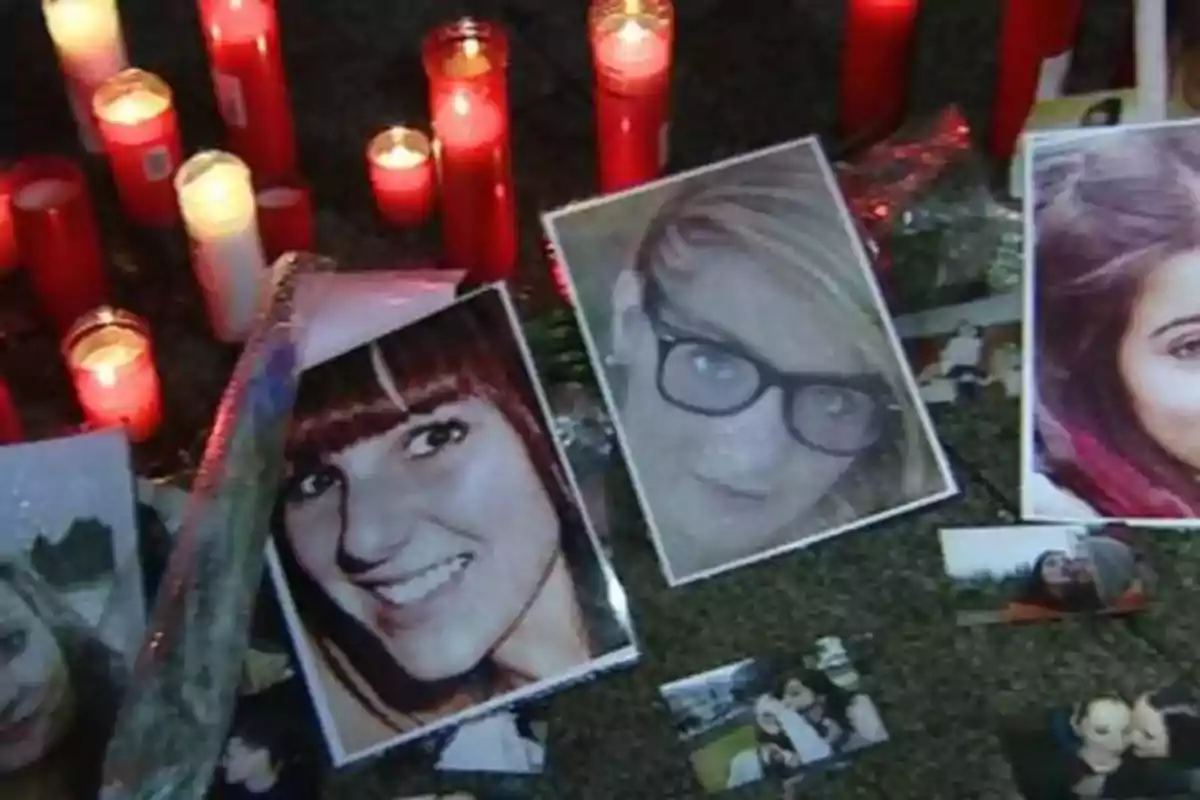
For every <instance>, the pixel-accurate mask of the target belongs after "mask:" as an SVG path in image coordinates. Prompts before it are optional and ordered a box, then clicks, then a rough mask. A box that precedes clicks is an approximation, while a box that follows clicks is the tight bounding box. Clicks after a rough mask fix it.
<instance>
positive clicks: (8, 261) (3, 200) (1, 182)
mask: <svg viewBox="0 0 1200 800" xmlns="http://www.w3.org/2000/svg"><path fill="white" fill-rule="evenodd" d="M18 258H19V255H18V253H17V232H16V231H15V230H13V218H12V175H10V174H9V173H8V171H7V170H6V169H5V168H4V167H0V275H3V274H4V273H6V272H8V271H10V270H11V269H12V268H13V267H15V266H16V265H17V260H18Z"/></svg>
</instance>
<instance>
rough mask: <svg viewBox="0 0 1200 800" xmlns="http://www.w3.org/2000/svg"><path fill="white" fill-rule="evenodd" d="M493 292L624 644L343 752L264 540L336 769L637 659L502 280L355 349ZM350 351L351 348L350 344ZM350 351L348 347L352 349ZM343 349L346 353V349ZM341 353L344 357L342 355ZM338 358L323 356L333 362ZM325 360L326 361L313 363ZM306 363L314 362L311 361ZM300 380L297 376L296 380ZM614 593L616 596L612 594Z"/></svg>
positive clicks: (616, 586) (625, 612)
mask: <svg viewBox="0 0 1200 800" xmlns="http://www.w3.org/2000/svg"><path fill="white" fill-rule="evenodd" d="M493 292H494V293H496V294H497V295H498V296H499V298H500V300H501V303H502V304H503V306H504V311H505V316H506V318H507V319H508V322H509V325H510V326H511V333H512V336H513V338H514V341H515V342H516V344H517V349H518V351H519V352H520V355H521V365H522V366H523V367H524V369H525V372H526V377H527V379H528V380H529V382H530V384H531V385H532V387H533V392H534V395H535V396H536V397H537V403H538V408H537V412H538V414H539V421H540V422H541V423H542V425H543V426H544V430H545V433H546V435H547V436H548V437H549V438H550V439H551V440H552V442H553V447H554V455H555V457H556V458H557V459H558V460H559V466H560V467H561V468H562V470H563V472H564V474H565V475H566V479H567V484H568V487H569V489H570V492H571V495H572V499H573V500H574V501H575V503H576V505H577V506H578V509H579V513H580V516H581V518H582V520H583V525H584V528H585V529H586V531H587V535H588V540H589V542H590V543H591V545H592V548H593V551H594V552H595V554H596V560H597V564H598V565H599V568H600V569H601V571H602V572H603V573H604V582H605V586H606V588H607V591H608V596H609V604H610V605H611V606H612V609H613V613H614V614H615V615H617V617H618V619H619V621H620V623H621V625H622V626H623V627H624V629H625V630H626V632H627V633H628V635H629V644H628V645H626V646H624V647H621V648H619V649H617V650H614V651H612V652H610V653H605V654H603V655H600V656H597V657H595V658H593V659H592V660H591V661H589V662H587V663H586V664H584V665H582V666H579V667H576V668H574V669H571V670H567V671H565V672H563V673H561V674H560V675H557V676H555V677H554V678H551V679H547V680H542V681H538V682H537V683H534V684H530V685H529V686H524V687H522V688H520V689H515V690H513V691H509V692H505V693H503V694H499V695H497V696H495V697H493V698H490V699H488V700H486V701H484V702H482V703H476V704H475V705H472V706H471V707H469V708H466V709H463V710H462V711H458V712H456V713H453V714H447V715H446V716H443V717H440V718H439V719H437V720H436V721H434V722H430V723H428V724H425V725H421V726H419V727H416V728H413V729H412V730H410V731H407V732H405V733H400V734H397V735H396V736H394V737H391V738H389V739H386V740H384V741H381V742H377V743H376V744H373V745H370V746H368V747H365V748H362V749H360V750H356V751H354V752H347V750H346V748H345V747H344V745H343V743H342V740H341V736H340V735H339V733H338V725H337V722H336V721H335V720H334V717H333V713H332V711H331V710H330V708H329V702H328V698H327V696H326V694H325V689H324V686H323V684H322V681H321V679H320V677H319V669H318V665H317V662H316V659H315V656H314V654H313V652H312V648H311V647H310V646H309V644H308V641H307V638H306V636H305V633H304V630H305V629H304V624H303V621H302V620H301V619H300V614H299V612H298V611H297V610H296V606H295V602H294V601H293V599H292V593H291V589H290V587H289V586H288V583H287V579H286V577H285V575H284V574H283V565H282V563H281V562H280V560H279V553H278V550H277V549H276V547H275V542H274V540H273V539H270V538H268V540H267V552H266V556H267V567H268V569H269V570H270V574H271V583H272V585H273V586H274V588H275V593H276V596H277V597H278V600H279V605H280V608H281V609H282V610H283V617H284V622H285V623H286V627H287V629H288V636H289V638H290V639H291V641H292V645H293V647H294V649H295V651H296V658H297V660H298V661H299V663H300V671H301V673H302V674H303V676H304V684H305V688H306V689H307V690H308V693H309V696H310V698H311V699H312V701H313V707H314V709H315V710H316V712H317V719H318V720H319V722H320V726H321V734H322V737H323V738H324V739H325V744H326V748H327V749H328V751H329V755H330V757H331V759H332V760H333V766H334V767H335V768H338V769H340V768H342V767H345V766H347V765H349V764H352V763H355V762H357V761H361V760H363V759H366V758H370V757H372V756H376V755H379V754H380V753H383V752H385V751H387V750H391V749H392V748H394V747H397V746H399V745H403V744H406V743H408V742H412V741H415V740H417V739H421V738H423V737H425V736H428V735H429V734H431V733H435V732H437V731H441V730H446V729H449V728H454V727H457V726H459V725H462V724H463V723H466V722H471V721H474V720H477V719H480V718H482V717H486V716H487V715H488V714H490V713H493V712H496V711H500V710H504V709H507V708H510V707H512V706H513V705H514V704H517V703H520V702H521V701H524V700H529V699H531V698H534V697H537V696H544V695H546V694H548V693H549V692H550V691H552V690H554V689H556V688H566V687H567V686H570V685H572V684H574V683H578V682H580V681H582V680H586V679H588V678H591V677H595V676H598V675H599V674H601V673H604V672H608V671H610V670H613V669H616V668H619V667H622V666H627V665H629V664H632V663H634V662H636V661H637V660H638V658H639V657H640V651H639V645H638V638H637V633H636V631H635V629H634V627H633V622H632V618H631V615H630V613H629V604H628V602H626V600H625V588H624V586H623V585H622V584H621V583H620V581H619V580H618V579H617V575H616V570H615V569H614V568H613V565H612V563H611V562H610V560H609V557H608V555H607V554H606V553H605V550H604V548H603V546H602V544H601V542H600V540H599V537H597V535H596V528H595V525H594V524H593V522H592V519H591V515H590V513H589V511H588V508H587V505H586V504H585V503H584V501H583V496H582V494H581V493H580V489H579V485H578V482H577V480H576V478H575V473H574V471H573V470H572V469H571V467H570V462H568V461H567V457H566V453H565V451H564V450H563V446H562V442H560V441H559V438H558V436H556V435H555V433H554V426H553V424H552V412H551V407H550V403H549V400H548V399H547V396H546V390H545V387H544V386H543V385H542V381H541V377H540V375H539V374H538V371H537V367H536V364H535V363H534V361H533V357H532V354H531V352H530V350H529V342H528V340H527V339H526V336H525V333H524V328H523V327H522V325H521V320H520V316H519V314H518V313H517V310H516V306H515V305H514V303H513V302H512V297H511V295H510V293H509V291H508V288H507V287H506V286H505V285H504V284H503V283H492V284H487V285H485V286H481V287H479V288H477V289H475V290H474V291H471V292H468V293H466V294H464V295H462V296H461V297H459V298H456V299H455V300H454V302H452V303H450V304H448V305H445V306H441V307H440V308H438V309H437V310H435V311H433V312H431V313H430V314H427V315H425V316H423V317H421V318H419V319H416V320H413V321H411V322H409V323H407V324H405V325H404V326H402V327H400V328H396V329H394V330H392V331H389V332H387V333H384V334H381V335H378V336H376V337H374V338H372V339H367V340H365V341H363V342H362V343H361V344H359V345H358V347H361V346H363V345H366V344H369V343H370V342H372V341H375V340H376V339H379V338H383V337H384V336H389V335H391V334H393V333H396V332H397V331H400V330H403V328H404V327H408V325H414V324H419V323H420V322H421V321H422V320H424V319H427V318H429V317H432V316H434V315H436V314H440V313H444V312H447V311H450V310H452V309H455V308H457V307H459V306H460V305H465V304H467V303H469V302H472V301H474V300H477V299H478V298H480V297H482V296H484V295H487V294H490V293H493ZM353 349H356V348H352V350H353ZM352 350H351V351H352ZM351 351H347V352H351ZM341 355H345V353H342V354H341ZM337 357H338V356H335V357H334V358H331V359H328V360H330V361H332V360H336V358H337ZM319 363H326V362H319ZM310 366H316V364H312V365H310ZM301 380H303V377H302V378H301ZM618 594H619V595H620V597H617V596H616V595H618Z"/></svg>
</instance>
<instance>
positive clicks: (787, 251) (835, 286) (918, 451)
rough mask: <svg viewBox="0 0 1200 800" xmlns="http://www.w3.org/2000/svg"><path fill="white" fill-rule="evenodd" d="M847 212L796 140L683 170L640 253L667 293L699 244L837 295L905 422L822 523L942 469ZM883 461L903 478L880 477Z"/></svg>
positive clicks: (821, 295)
mask: <svg viewBox="0 0 1200 800" xmlns="http://www.w3.org/2000/svg"><path fill="white" fill-rule="evenodd" d="M847 221H848V220H847V217H846V215H845V214H844V213H843V210H842V208H841V206H840V205H839V203H838V198H837V197H836V195H835V194H834V193H833V191H831V183H830V178H829V174H828V173H827V171H826V170H825V169H823V168H822V164H821V161H820V154H819V151H818V150H817V149H816V148H815V147H795V148H789V149H786V150H780V151H776V152H772V153H767V154H764V155H762V156H760V157H757V158H754V159H751V160H749V161H743V162H738V163H734V164H730V165H728V166H725V167H721V168H718V169H716V170H714V171H712V172H709V173H706V174H703V175H701V176H697V177H696V178H695V179H694V180H685V181H684V182H682V183H681V186H680V190H679V191H678V192H676V193H675V194H674V195H673V196H671V197H670V198H669V199H667V200H666V202H664V203H663V204H662V205H661V206H660V208H659V209H658V211H657V213H656V214H655V215H654V217H653V219H651V221H650V222H649V225H648V226H647V228H646V231H645V233H644V235H643V236H642V237H641V240H640V243H639V244H638V246H637V250H636V252H635V254H634V266H635V269H636V270H637V271H638V272H639V273H640V274H642V275H651V276H653V278H654V280H655V281H656V282H657V283H659V284H660V285H661V286H662V287H663V289H664V291H666V292H667V294H668V295H669V294H670V292H671V287H672V286H673V285H674V286H677V285H679V284H680V283H681V282H683V281H686V280H687V279H688V278H689V277H690V276H691V275H694V274H695V271H696V269H697V268H698V267H697V264H699V263H700V262H699V260H698V259H697V258H696V255H695V254H696V252H697V251H702V250H707V249H732V250H737V251H738V252H740V253H744V254H747V255H750V256H752V258H751V259H750V262H751V263H753V264H754V265H755V266H756V267H758V268H760V269H762V270H763V271H765V272H767V273H768V274H769V275H770V277H771V278H772V279H773V280H774V281H776V282H777V283H778V284H779V285H780V286H781V287H786V288H787V289H788V290H790V291H792V292H794V293H795V294H796V296H798V297H801V298H804V299H818V300H819V301H820V302H821V303H823V304H824V303H828V304H829V305H831V306H832V307H833V308H834V310H835V313H834V314H833V315H831V316H832V317H833V318H835V319H837V320H839V321H840V322H842V323H844V324H846V325H847V326H849V328H850V329H851V330H852V331H853V333H852V336H853V340H854V342H855V344H856V346H857V347H858V349H859V350H860V352H861V353H862V355H863V356H864V358H866V359H867V361H868V363H869V364H870V367H871V368H872V369H873V370H875V371H876V372H877V373H878V374H879V375H880V376H881V377H882V378H883V379H884V380H885V381H886V383H887V385H888V387H889V389H890V390H891V393H892V396H893V397H894V400H895V403H896V405H897V406H898V410H899V414H898V417H899V420H900V425H899V428H900V430H899V432H898V434H899V435H898V436H896V437H894V441H892V442H890V443H887V444H886V446H885V447H884V448H883V451H884V452H883V453H881V454H880V455H879V457H878V458H873V459H870V461H871V462H873V463H871V464H856V465H855V468H852V469H851V470H850V471H849V472H848V473H847V475H846V476H845V477H844V478H843V479H842V480H841V481H840V482H839V485H838V486H835V487H834V490H833V492H832V496H831V497H830V498H829V503H828V505H829V506H830V507H829V508H828V509H827V510H826V513H824V514H819V515H818V516H819V517H823V519H822V520H821V524H822V526H827V525H828V524H830V523H833V524H837V523H839V522H845V521H849V520H852V519H856V518H860V517H862V516H863V515H864V510H865V509H864V506H867V507H870V508H874V509H881V508H884V507H888V506H889V505H891V504H893V502H894V501H895V500H896V499H897V498H896V497H895V495H896V494H897V493H899V494H900V495H901V498H900V499H901V500H905V499H911V498H914V497H916V496H919V495H921V494H923V493H924V492H927V491H928V489H929V487H930V483H931V478H932V477H933V476H935V475H937V474H938V470H937V465H936V463H935V459H934V457H933V452H932V450H931V449H930V447H929V443H928V440H927V438H926V436H925V430H924V426H923V424H922V419H921V415H920V411H919V409H918V407H917V405H916V403H917V401H916V400H915V398H914V397H913V393H912V392H911V391H910V389H909V385H908V381H907V378H906V372H905V367H904V364H903V362H902V361H901V358H900V357H899V355H898V354H897V352H896V348H895V346H894V343H893V340H892V338H891V334H890V332H889V330H888V328H887V325H886V323H885V321H884V318H883V315H882V314H881V313H880V307H879V302H880V301H879V299H878V295H877V294H876V293H875V290H874V286H873V284H872V282H871V280H870V278H869V277H868V276H867V274H866V273H865V271H864V270H863V268H862V266H861V264H862V262H861V261H860V258H861V255H860V251H858V250H857V249H856V242H855V239H854V235H855V234H854V233H853V232H852V231H851V230H850V229H849V227H848V224H847ZM876 468H880V469H881V471H883V473H884V474H886V475H887V476H888V477H891V476H892V475H895V477H896V479H897V481H896V482H897V483H898V484H899V486H898V487H897V486H893V485H888V484H889V482H887V481H883V482H881V481H879V480H878V479H877V478H878V472H877V471H876Z"/></svg>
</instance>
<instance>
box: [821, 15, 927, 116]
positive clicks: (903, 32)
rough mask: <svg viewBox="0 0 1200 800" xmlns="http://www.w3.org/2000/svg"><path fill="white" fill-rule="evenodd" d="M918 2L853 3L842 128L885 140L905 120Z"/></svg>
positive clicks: (844, 64)
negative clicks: (886, 135)
mask: <svg viewBox="0 0 1200 800" xmlns="http://www.w3.org/2000/svg"><path fill="white" fill-rule="evenodd" d="M919 5H920V3H919V2H918V0H850V2H849V3H847V5H846V28H845V34H844V37H843V44H842V51H841V52H842V77H841V97H840V100H839V102H838V128H839V129H840V132H841V134H842V135H843V136H844V137H846V138H850V139H852V138H855V137H858V136H862V135H864V134H867V135H874V137H882V136H883V135H885V134H888V133H891V131H892V130H893V129H894V128H895V127H896V126H898V125H899V124H900V123H901V122H902V121H903V120H904V112H905V104H906V102H907V99H908V81H909V71H910V64H911V61H912V44H913V33H914V31H915V30H916V23H917V9H918V6H919Z"/></svg>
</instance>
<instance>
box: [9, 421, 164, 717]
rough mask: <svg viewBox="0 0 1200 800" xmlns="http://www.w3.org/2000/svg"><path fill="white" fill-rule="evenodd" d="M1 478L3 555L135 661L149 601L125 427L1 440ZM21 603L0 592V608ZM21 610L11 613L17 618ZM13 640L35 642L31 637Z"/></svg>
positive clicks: (106, 641)
mask: <svg viewBox="0 0 1200 800" xmlns="http://www.w3.org/2000/svg"><path fill="white" fill-rule="evenodd" d="M81 464H86V465H87V470H86V471H82V472H81V471H80V469H79V465H81ZM0 475H3V476H4V484H5V488H4V492H3V493H0V531H4V534H3V536H0V560H3V558H4V557H5V556H16V557H20V558H23V559H25V560H27V562H28V564H29V566H30V568H31V569H32V570H33V572H35V573H36V574H37V575H38V577H40V578H41V579H42V581H44V582H45V583H46V585H47V586H48V588H49V589H50V590H51V591H53V592H54V593H55V594H56V595H57V596H58V597H59V598H60V600H62V601H65V603H66V604H67V605H68V606H70V608H71V610H73V611H74V612H75V613H76V614H78V615H79V617H80V619H81V620H82V621H83V622H84V623H86V624H88V625H90V626H92V628H93V630H94V632H95V634H96V636H97V638H98V639H100V640H101V641H103V642H104V643H105V644H106V645H108V646H109V647H110V648H112V649H113V650H114V651H115V652H117V653H119V654H120V655H122V656H123V657H124V658H125V659H126V660H127V661H128V662H130V663H132V661H133V659H134V658H135V657H136V656H137V652H138V649H139V648H140V646H141V643H142V637H143V634H144V632H145V625H146V602H145V597H144V595H143V587H142V578H141V575H142V571H141V567H140V561H139V553H138V527H137V514H136V505H137V500H136V497H135V490H134V479H133V467H132V465H131V463H130V460H129V444H128V440H127V439H126V438H125V434H124V433H123V432H122V431H117V430H108V431H100V432H96V433H87V434H81V435H78V436H71V437H66V438H61V439H48V440H44V441H40V442H30V443H27V444H13V445H7V446H5V447H0ZM19 600H20V598H16V597H13V598H2V597H0V611H2V612H7V611H8V610H9V609H8V608H7V606H8V605H9V603H10V602H14V603H17V606H18V607H19V606H21V605H22V604H21V603H20V602H18V601H19ZM25 616H26V615H25V613H24V612H21V611H18V612H16V618H17V619H18V620H21V619H25ZM29 622H30V624H33V623H34V622H35V620H34V619H33V618H32V617H31V618H30V620H29ZM18 638H20V639H21V641H25V642H27V643H31V642H37V641H41V637H39V636H36V635H32V634H31V635H28V636H25V637H18ZM0 677H2V672H0ZM0 733H2V732H0Z"/></svg>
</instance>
